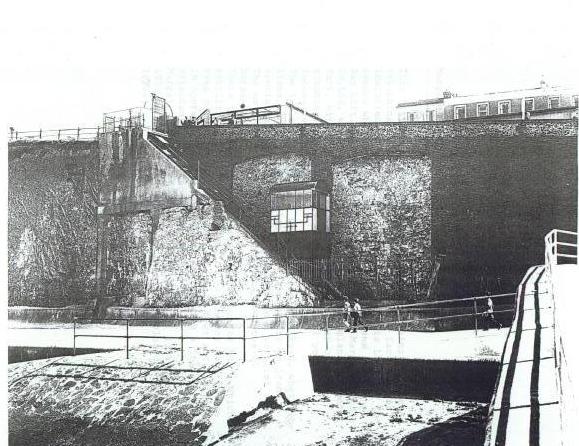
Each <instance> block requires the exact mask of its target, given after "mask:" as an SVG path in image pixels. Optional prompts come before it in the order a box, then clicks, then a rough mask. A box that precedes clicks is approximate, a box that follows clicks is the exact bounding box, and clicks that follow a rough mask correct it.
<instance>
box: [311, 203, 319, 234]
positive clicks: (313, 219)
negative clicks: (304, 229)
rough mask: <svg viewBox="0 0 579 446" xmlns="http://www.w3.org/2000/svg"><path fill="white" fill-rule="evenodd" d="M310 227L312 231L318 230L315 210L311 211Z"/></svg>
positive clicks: (316, 211)
mask: <svg viewBox="0 0 579 446" xmlns="http://www.w3.org/2000/svg"><path fill="white" fill-rule="evenodd" d="M312 226H313V228H312V229H313V230H314V231H317V230H318V210H317V209H316V208H314V209H313V216H312Z"/></svg>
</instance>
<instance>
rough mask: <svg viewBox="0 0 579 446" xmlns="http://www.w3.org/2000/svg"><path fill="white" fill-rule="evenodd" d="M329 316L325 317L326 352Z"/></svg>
mask: <svg viewBox="0 0 579 446" xmlns="http://www.w3.org/2000/svg"><path fill="white" fill-rule="evenodd" d="M329 319H330V316H329V315H326V350H328V325H329Z"/></svg>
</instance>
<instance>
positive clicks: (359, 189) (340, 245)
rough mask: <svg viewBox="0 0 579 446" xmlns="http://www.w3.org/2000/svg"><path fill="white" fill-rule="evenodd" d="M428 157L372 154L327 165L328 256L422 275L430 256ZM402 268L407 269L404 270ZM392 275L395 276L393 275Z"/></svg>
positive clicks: (411, 275) (413, 277)
mask: <svg viewBox="0 0 579 446" xmlns="http://www.w3.org/2000/svg"><path fill="white" fill-rule="evenodd" d="M431 165H432V163H431V160H430V157H428V156H403V157H401V156H397V157H388V156H381V157H378V156H372V157H358V158H353V159H349V160H344V161H339V162H336V163H334V164H333V165H332V176H333V187H332V206H333V207H332V257H333V258H334V259H343V260H344V261H346V262H357V261H358V262H366V263H368V264H375V265H376V268H377V270H378V271H377V274H380V276H381V277H384V280H387V281H390V279H392V280H395V278H389V277H388V274H389V273H390V272H392V270H393V268H392V266H393V265H394V266H395V269H396V268H400V265H403V266H404V268H403V269H404V271H405V272H403V275H407V276H408V277H404V278H403V280H413V281H416V280H423V279H426V278H427V277H428V274H429V273H430V260H431V178H432V174H431ZM406 270H407V271H406ZM396 280H398V279H396Z"/></svg>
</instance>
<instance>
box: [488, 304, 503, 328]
mask: <svg viewBox="0 0 579 446" xmlns="http://www.w3.org/2000/svg"><path fill="white" fill-rule="evenodd" d="M494 313H495V305H494V303H493V300H492V299H491V297H490V296H489V297H488V298H487V310H486V311H485V312H484V318H485V328H484V329H485V330H488V329H489V326H490V324H491V322H492V324H493V325H494V326H495V327H497V329H500V328H503V324H501V323H500V322H499V321H497V320H496V319H495V314H494Z"/></svg>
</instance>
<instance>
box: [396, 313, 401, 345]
mask: <svg viewBox="0 0 579 446" xmlns="http://www.w3.org/2000/svg"><path fill="white" fill-rule="evenodd" d="M396 320H397V321H398V322H397V325H398V343H399V344H400V308H398V307H397V308H396Z"/></svg>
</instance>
